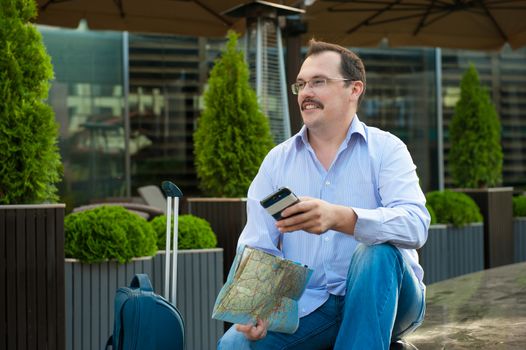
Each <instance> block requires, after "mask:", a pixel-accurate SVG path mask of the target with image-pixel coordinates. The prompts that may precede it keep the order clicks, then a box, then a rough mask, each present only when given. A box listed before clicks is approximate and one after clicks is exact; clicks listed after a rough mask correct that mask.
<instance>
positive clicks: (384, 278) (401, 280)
mask: <svg viewBox="0 0 526 350" xmlns="http://www.w3.org/2000/svg"><path fill="white" fill-rule="evenodd" d="M424 312H425V296H424V292H423V291H422V290H421V288H420V285H419V283H418V280H417V278H416V277H415V275H414V273H413V270H412V269H411V267H410V266H409V264H407V262H406V261H405V260H404V259H403V257H402V254H401V253H400V251H399V250H398V249H397V248H395V247H394V246H392V245H390V244H380V245H373V246H366V245H363V244H360V245H359V246H358V248H357V249H356V252H355V253H354V255H353V258H352V260H351V264H350V267H349V273H348V276H347V293H346V295H345V296H336V295H330V297H329V299H328V300H327V301H326V302H325V303H324V304H323V305H322V306H320V307H319V308H318V309H316V310H315V311H314V312H312V313H311V314H309V315H307V316H305V317H302V318H301V319H300V324H299V327H298V330H297V331H296V332H295V333H294V334H284V333H278V332H268V333H267V336H266V337H265V338H263V339H261V340H258V341H249V340H248V339H246V338H245V336H244V334H243V333H240V332H238V331H236V329H235V327H234V326H233V327H231V328H230V329H229V330H228V331H227V332H226V333H225V335H223V337H222V338H221V340H220V341H219V344H218V350H248V349H266V350H273V349H276V350H277V349H280V350H285V349H286V350H292V349H298V350H299V349H302V350H325V349H331V348H334V350H343V349H346V350H347V349H375V350H376V349H389V344H390V343H391V341H394V340H397V339H400V338H402V337H403V336H404V335H406V334H408V333H410V332H412V331H414V330H415V329H416V328H417V327H418V326H419V325H420V324H421V323H422V321H423V319H424Z"/></svg>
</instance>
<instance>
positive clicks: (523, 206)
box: [513, 196, 526, 217]
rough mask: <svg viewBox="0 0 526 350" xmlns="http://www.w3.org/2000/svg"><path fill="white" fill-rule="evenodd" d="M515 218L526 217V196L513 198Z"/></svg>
mask: <svg viewBox="0 0 526 350" xmlns="http://www.w3.org/2000/svg"><path fill="white" fill-rule="evenodd" d="M513 216H514V217H521V216H526V196H518V197H513Z"/></svg>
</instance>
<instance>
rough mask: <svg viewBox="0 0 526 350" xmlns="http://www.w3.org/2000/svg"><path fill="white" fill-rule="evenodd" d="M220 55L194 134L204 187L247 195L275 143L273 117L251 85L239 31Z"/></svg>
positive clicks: (231, 35)
mask: <svg viewBox="0 0 526 350" xmlns="http://www.w3.org/2000/svg"><path fill="white" fill-rule="evenodd" d="M228 38H229V41H228V43H227V45H226V50H225V51H224V52H223V53H222V56H221V57H220V58H219V59H218V60H216V62H215V64H214V67H213V68H212V71H211V72H210V79H209V80H208V88H207V90H206V92H205V95H204V99H205V109H204V111H203V113H202V114H201V116H200V117H199V119H198V120H197V130H196V131H195V133H194V152H195V167H196V171H197V177H198V178H199V181H200V184H199V186H200V188H201V189H202V190H203V191H204V192H205V193H206V194H207V195H210V196H218V197H245V196H246V194H247V191H248V187H249V185H250V183H251V181H252V179H253V178H254V177H255V176H256V173H257V171H258V169H259V166H260V165H261V162H262V161H263V158H264V157H265V155H266V154H267V153H268V151H269V150H270V149H271V148H272V147H273V142H272V137H271V134H270V126H269V121H268V118H267V117H266V116H265V115H264V114H263V112H262V111H261V109H260V107H259V105H258V100H257V97H256V93H255V92H254V90H253V89H252V88H251V87H250V84H249V80H248V77H249V72H248V66H247V64H246V62H245V60H244V58H243V53H242V52H241V51H239V50H238V49H237V34H235V33H234V32H229V34H228Z"/></svg>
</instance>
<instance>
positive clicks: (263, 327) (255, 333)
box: [236, 320, 268, 341]
mask: <svg viewBox="0 0 526 350" xmlns="http://www.w3.org/2000/svg"><path fill="white" fill-rule="evenodd" d="M267 329H268V321H262V320H258V322H257V323H256V325H255V326H254V325H253V324H247V325H243V324H236V330H237V331H238V332H241V333H243V334H245V337H246V338H247V339H248V340H253V341H254V340H260V339H263V338H265V337H266V336H267Z"/></svg>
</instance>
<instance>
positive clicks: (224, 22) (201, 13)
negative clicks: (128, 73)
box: [36, 0, 243, 37]
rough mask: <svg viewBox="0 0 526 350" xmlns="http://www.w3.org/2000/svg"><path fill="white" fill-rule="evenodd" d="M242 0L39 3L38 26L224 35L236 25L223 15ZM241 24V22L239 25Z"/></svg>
mask: <svg viewBox="0 0 526 350" xmlns="http://www.w3.org/2000/svg"><path fill="white" fill-rule="evenodd" d="M240 3H243V1H242V0H221V1H213V0H37V4H38V12H39V13H38V17H37V19H36V23H38V24H47V25H53V26H59V27H69V28H76V27H77V26H78V24H79V21H80V20H81V19H83V18H84V19H86V20H87V22H88V27H89V28H90V29H102V30H122V31H129V32H145V33H166V34H180V35H194V36H210V37H214V36H223V35H225V33H226V32H227V30H228V29H229V28H232V27H233V26H235V23H234V20H232V18H228V17H225V16H223V15H221V13H222V12H223V11H225V10H228V9H230V8H232V7H234V6H236V5H239V4H240ZM238 25H239V23H238Z"/></svg>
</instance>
